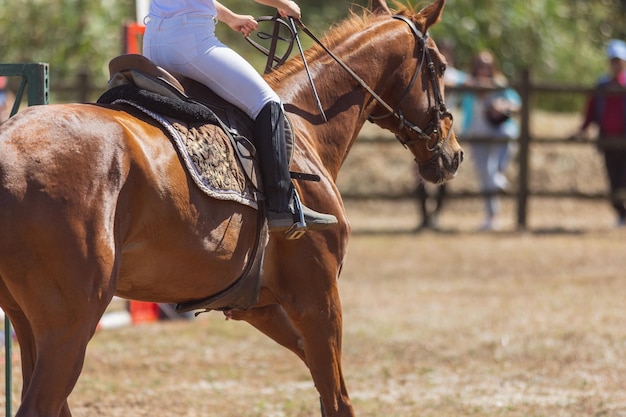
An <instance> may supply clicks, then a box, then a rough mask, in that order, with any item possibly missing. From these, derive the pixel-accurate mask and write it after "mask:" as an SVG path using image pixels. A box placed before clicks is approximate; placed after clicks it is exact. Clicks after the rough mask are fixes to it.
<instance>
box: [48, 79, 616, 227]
mask: <svg viewBox="0 0 626 417" xmlns="http://www.w3.org/2000/svg"><path fill="white" fill-rule="evenodd" d="M512 87H513V88H515V89H516V91H517V92H518V93H519V95H520V97H521V100H522V106H521V111H520V114H519V122H520V136H519V138H518V139H517V141H516V142H517V143H518V154H517V158H516V159H515V163H516V164H517V171H518V179H517V180H518V184H517V187H515V188H516V191H515V192H513V193H510V194H506V193H504V194H503V195H505V196H507V197H511V198H514V199H515V200H516V207H517V213H516V216H517V226H518V228H519V229H525V228H526V226H527V223H528V204H529V199H530V198H531V197H533V198H534V197H553V198H576V199H607V200H608V199H610V198H612V197H615V196H612V195H610V194H609V193H608V191H607V192H595V193H589V192H586V193H585V192H579V191H576V190H568V191H541V190H532V189H531V188H530V183H529V177H530V166H529V163H530V154H531V151H532V146H535V145H538V146H541V145H547V144H549V145H555V144H567V145H568V146H576V145H578V146H581V145H582V146H589V147H591V146H596V145H598V144H602V145H606V146H620V147H626V140H625V141H615V140H609V141H607V140H606V139H600V140H598V141H593V142H591V141H588V140H584V139H569V138H556V137H537V136H533V135H532V134H531V129H530V121H531V108H532V100H533V97H534V96H535V95H536V94H549V95H558V94H576V95H579V96H587V95H589V94H591V93H593V92H596V93H599V94H607V93H616V92H617V93H623V94H626V89H623V90H622V89H620V90H609V91H603V92H598V91H596V90H594V89H593V88H590V87H582V86H576V85H553V84H542V83H538V82H532V81H531V77H530V73H529V72H528V71H524V72H523V73H522V76H521V79H520V80H519V82H518V83H516V84H513V85H512ZM102 89H103V86H98V87H96V86H94V85H93V84H92V83H91V80H90V78H89V77H88V75H87V74H86V73H79V74H77V78H76V81H75V84H74V85H70V86H57V87H56V88H55V87H54V86H52V88H51V91H52V93H53V94H54V93H57V94H59V95H62V96H63V97H64V99H66V100H68V99H69V100H77V101H81V102H84V101H89V100H93V99H94V95H97V94H98V93H99V92H101V91H102ZM468 90H478V89H476V88H468V87H456V88H450V87H448V88H447V89H446V93H451V92H463V91H468ZM480 90H485V89H480ZM470 140H472V141H493V140H497V139H489V138H468V139H466V142H469V141H470ZM371 143H388V144H390V145H391V144H394V146H397V143H396V142H395V141H393V140H390V139H389V137H388V136H385V137H380V138H371V139H369V140H368V141H367V144H371ZM355 146H364V144H363V141H357V142H356V145H355ZM365 146H366V145H365ZM485 195H488V193H485V192H480V191H476V192H468V191H464V192H456V193H455V192H452V193H450V194H449V197H450V198H478V197H483V196H485ZM344 198H346V199H399V198H407V199H408V198H415V196H414V194H411V193H404V194H402V195H397V194H395V195H393V194H380V193H378V194H376V193H374V194H371V193H353V192H349V191H348V192H346V193H344Z"/></svg>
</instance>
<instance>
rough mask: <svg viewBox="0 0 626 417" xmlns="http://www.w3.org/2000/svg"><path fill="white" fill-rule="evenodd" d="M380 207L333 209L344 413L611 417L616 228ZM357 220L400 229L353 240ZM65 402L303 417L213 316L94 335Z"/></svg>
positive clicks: (619, 344)
mask: <svg viewBox="0 0 626 417" xmlns="http://www.w3.org/2000/svg"><path fill="white" fill-rule="evenodd" d="M597 204H599V203H597ZM396 209H397V207H396V206H386V207H376V208H375V211H376V212H377V213H373V212H372V211H371V207H362V206H359V207H349V210H350V211H351V212H352V213H353V216H352V217H353V218H354V219H355V228H356V231H355V235H354V237H353V239H352V243H351V247H350V254H349V257H348V262H347V265H346V267H345V270H344V273H343V275H342V278H341V280H340V290H341V293H342V298H343V307H344V315H345V316H344V323H345V329H344V367H345V373H346V378H347V381H348V387H349V388H350V391H351V395H352V399H353V401H354V405H355V408H356V410H357V415H359V416H361V417H363V416H372V417H373V416H376V417H379V416H397V417H404V416H407V417H408V416H411V417H413V416H433V417H434V416H437V417H447V416H450V417H453V416H454V417H458V416H486V415H490V416H507V417H517V416H519V417H541V416H546V417H548V416H549V417H553V416H615V417H616V416H626V363H625V361H624V358H625V357H626V326H624V322H625V320H624V319H625V316H626V313H624V311H625V310H624V294H625V293H626V281H624V279H623V276H624V267H625V261H624V253H625V252H624V248H625V246H624V238H625V237H626V230H623V229H619V230H618V229H610V228H598V229H596V230H587V231H584V230H576V229H571V230H568V231H558V232H549V233H547V232H546V233H515V232H503V233H472V232H448V233H434V232H428V233H423V234H413V233H409V231H410V228H411V227H412V226H411V224H412V223H411V222H414V221H415V219H414V217H415V213H412V212H411V211H410V209H409V208H408V207H404V208H403V207H400V209H399V210H396ZM597 209H598V207H587V208H585V209H584V210H582V211H581V209H580V207H579V208H578V209H577V215H578V216H579V217H582V218H583V219H584V218H586V219H588V220H589V219H593V218H595V217H596V216H595V213H596V211H597ZM563 210H566V209H563ZM470 211H471V210H470ZM390 214H394V215H393V216H390ZM547 214H550V213H547ZM372 216H377V217H378V218H388V219H390V218H391V219H393V220H394V221H399V220H398V219H404V223H403V224H404V225H405V226H410V227H409V228H408V229H406V230H405V231H404V233H387V234H384V233H382V234H379V233H369V232H370V231H372V230H374V229H375V228H376V225H375V224H374V225H370V226H371V227H370V228H367V227H365V226H367V225H368V221H367V220H366V219H368V218H372ZM581 221H582V219H581ZM359 224H360V225H359ZM398 225H399V223H398ZM364 232H368V233H364ZM16 374H18V372H17V371H16ZM16 379H17V375H16ZM16 385H17V383H16ZM14 396H15V397H16V401H17V396H18V391H17V387H16V389H15V394H14ZM71 404H72V406H73V410H74V414H75V415H76V416H84V417H92V416H93V417H95V416H127V415H135V416H154V417H165V416H170V415H178V416H189V417H192V416H200V415H203V416H204V415H219V416H226V417H228V416H233V417H234V416H237V417H242V416H244V417H246V416H294V417H300V416H317V415H319V406H318V403H317V394H316V391H315V390H314V387H313V385H312V383H311V380H310V377H309V375H308V371H307V370H306V368H305V367H304V366H303V365H302V364H301V363H300V362H299V361H298V360H297V359H296V358H295V357H294V356H293V355H292V354H291V353H289V352H287V351H286V350H284V349H283V348H281V347H279V346H278V345H275V344H274V343H273V342H271V341H270V340H269V339H266V338H265V337H264V336H262V335H261V334H260V333H258V332H256V331H255V330H253V329H252V328H250V327H248V326H247V325H246V324H244V323H238V322H233V321H224V319H223V318H222V316H221V315H220V314H218V313H211V314H208V315H202V316H199V317H198V318H197V319H195V320H193V321H191V322H161V323H158V324H151V325H143V326H136V327H129V328H123V329H117V330H106V331H101V332H99V333H98V334H97V335H96V336H95V338H94V340H93V342H92V344H91V345H90V350H89V354H88V360H87V363H86V366H85V369H84V372H83V375H82V378H81V380H80V382H79V384H78V386H77V388H76V390H75V392H74V393H73V395H72V397H71Z"/></svg>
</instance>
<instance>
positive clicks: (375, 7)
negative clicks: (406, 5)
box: [370, 0, 391, 15]
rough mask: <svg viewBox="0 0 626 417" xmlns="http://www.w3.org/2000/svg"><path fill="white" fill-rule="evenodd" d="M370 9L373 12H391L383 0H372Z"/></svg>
mask: <svg viewBox="0 0 626 417" xmlns="http://www.w3.org/2000/svg"><path fill="white" fill-rule="evenodd" d="M370 10H371V11H372V13H374V14H381V15H382V14H391V10H389V7H387V3H386V2H385V0H372V6H371V7H370Z"/></svg>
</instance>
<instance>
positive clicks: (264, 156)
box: [254, 102, 337, 231]
mask: <svg viewBox="0 0 626 417" xmlns="http://www.w3.org/2000/svg"><path fill="white" fill-rule="evenodd" d="M254 143H255V146H256V148H257V153H258V155H259V159H260V161H261V174H262V177H263V187H264V192H265V200H266V206H267V220H268V226H269V229H270V231H285V230H288V229H289V228H291V227H292V226H293V225H294V223H296V222H297V221H298V220H299V213H296V207H295V206H296V204H295V202H294V198H295V197H294V196H295V189H294V187H293V184H292V182H291V176H290V174H289V161H288V156H287V144H286V143H285V119H284V114H283V110H282V108H281V106H280V104H279V103H276V102H270V103H267V104H266V105H265V107H263V110H261V112H260V113H259V115H258V116H257V118H256V120H255V121H254ZM301 207H302V214H303V215H304V220H305V222H306V225H307V228H308V229H311V230H323V229H327V228H329V227H330V226H332V225H334V224H336V223H337V218H336V217H335V216H333V215H330V214H322V213H318V212H316V211H313V210H311V209H309V208H308V207H305V206H301Z"/></svg>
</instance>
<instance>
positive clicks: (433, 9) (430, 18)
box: [419, 0, 446, 30]
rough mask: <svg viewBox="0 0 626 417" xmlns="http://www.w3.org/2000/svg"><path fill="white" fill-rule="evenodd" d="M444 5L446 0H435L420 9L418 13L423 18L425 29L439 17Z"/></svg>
mask: <svg viewBox="0 0 626 417" xmlns="http://www.w3.org/2000/svg"><path fill="white" fill-rule="evenodd" d="M445 5H446V0H437V1H436V2H435V3H431V4H429V5H428V6H426V7H424V8H423V9H422V10H420V12H419V14H420V16H422V17H423V18H424V20H425V26H426V28H425V29H426V30H428V28H429V27H431V26H432V25H434V24H435V23H437V22H438V21H439V19H441V12H443V6H445Z"/></svg>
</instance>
